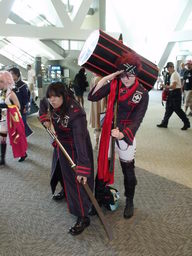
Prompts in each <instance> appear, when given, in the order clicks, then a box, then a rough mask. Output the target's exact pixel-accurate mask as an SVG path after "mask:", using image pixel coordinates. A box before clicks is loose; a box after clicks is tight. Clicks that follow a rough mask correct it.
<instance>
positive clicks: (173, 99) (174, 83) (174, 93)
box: [157, 62, 190, 131]
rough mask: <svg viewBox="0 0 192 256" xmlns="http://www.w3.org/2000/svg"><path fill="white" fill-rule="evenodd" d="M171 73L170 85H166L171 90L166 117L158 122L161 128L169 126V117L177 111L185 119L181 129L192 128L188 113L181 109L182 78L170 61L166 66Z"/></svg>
mask: <svg viewBox="0 0 192 256" xmlns="http://www.w3.org/2000/svg"><path fill="white" fill-rule="evenodd" d="M165 68H166V69H167V70H168V72H169V74H170V85H166V89H168V90H169V92H168V97H167V102H166V110H165V114H164V118H163V120H162V122H161V123H160V124H157V127H159V128H167V126H168V122H169V118H170V117H171V116H172V114H173V112H175V113H176V114H177V115H178V117H179V118H180V119H181V120H182V121H183V124H184V125H183V127H182V128H181V130H183V131H184V130H187V129H188V128H190V122H189V119H188V118H187V117H186V114H185V113H184V111H183V110H182V109H181V79H180V76H179V74H178V72H177V71H175V68H174V64H173V62H168V63H167V65H166V67H165Z"/></svg>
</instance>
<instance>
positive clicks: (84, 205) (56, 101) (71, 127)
mask: <svg viewBox="0 0 192 256" xmlns="http://www.w3.org/2000/svg"><path fill="white" fill-rule="evenodd" d="M46 97H47V98H48V102H49V104H48V105H49V106H48V108H49V112H47V104H46V101H45V100H44V102H45V104H43V102H42V104H41V105H40V110H39V115H40V120H41V122H42V123H43V124H44V125H45V126H46V127H51V124H52V125H53V127H54V130H55V132H56V135H57V138H58V139H59V141H60V142H61V144H62V145H63V146H64V148H65V150H66V151H67V153H68V154H69V156H70V157H71V158H72V160H73V161H74V163H75V164H76V165H77V166H76V174H75V172H74V171H73V170H72V169H71V166H70V164H69V162H68V160H67V159H66V157H65V156H64V155H63V153H62V151H61V150H60V149H59V147H57V146H56V147H55V148H54V152H53V161H52V173H51V187H52V192H53V193H54V191H55V188H56V185H57V182H58V181H59V179H60V178H62V179H63V184H64V190H65V195H66V199H67V202H68V208H69V211H70V213H72V214H73V215H75V216H77V217H78V218H77V222H76V224H75V225H74V226H73V227H71V228H70V230H69V232H70V233H71V234H72V235H78V234H80V233H81V232H83V230H84V229H85V228H86V227H87V226H89V224H90V219H89V217H88V212H89V210H90V207H91V202H90V201H89V198H88V196H87V194H86V192H85V190H84V188H83V186H82V184H81V183H80V182H81V180H82V179H83V182H84V183H86V182H87V183H88V185H89V186H90V188H91V189H92V190H93V183H94V170H93V153H92V145H91V141H90V137H89V133H88V130H87V121H86V114H85V112H84V110H83V109H82V108H81V107H80V105H79V104H78V102H76V100H74V98H73V97H72V96H71V95H70V94H69V93H68V91H67V90H66V88H65V86H64V85H63V84H62V83H60V82H56V83H52V84H50V85H49V87H48V89H47V93H46ZM60 174H61V175H60Z"/></svg>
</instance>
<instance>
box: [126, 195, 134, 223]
mask: <svg viewBox="0 0 192 256" xmlns="http://www.w3.org/2000/svg"><path fill="white" fill-rule="evenodd" d="M133 213H134V205H133V199H132V198H127V199H126V204H125V209H124V218H125V219H129V218H131V217H132V216H133Z"/></svg>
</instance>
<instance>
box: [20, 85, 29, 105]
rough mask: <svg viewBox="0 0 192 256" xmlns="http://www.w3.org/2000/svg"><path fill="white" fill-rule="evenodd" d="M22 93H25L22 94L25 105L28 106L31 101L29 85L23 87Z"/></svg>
mask: <svg viewBox="0 0 192 256" xmlns="http://www.w3.org/2000/svg"><path fill="white" fill-rule="evenodd" d="M22 93H23V95H22V100H23V105H24V106H26V105H27V104H28V102H29V97H28V88H27V85H25V86H24V87H23V90H22Z"/></svg>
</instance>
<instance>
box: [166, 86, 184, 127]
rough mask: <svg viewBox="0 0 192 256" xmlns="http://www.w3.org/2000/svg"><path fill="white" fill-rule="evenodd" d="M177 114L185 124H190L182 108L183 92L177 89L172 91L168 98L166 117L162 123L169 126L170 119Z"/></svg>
mask: <svg viewBox="0 0 192 256" xmlns="http://www.w3.org/2000/svg"><path fill="white" fill-rule="evenodd" d="M173 112H175V113H176V114H177V115H178V117H179V118H180V119H181V120H182V121H183V123H184V124H189V119H188V118H187V116H186V114H185V112H184V111H183V110H182V108H181V90H180V89H175V90H173V91H170V92H169V94H168V98H167V103H166V110H165V115H164V118H163V121H162V123H163V124H164V125H168V122H169V118H170V117H171V116H172V114H173Z"/></svg>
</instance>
